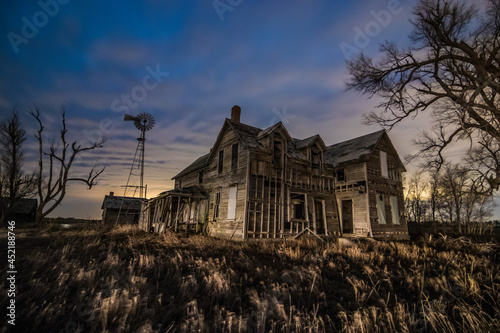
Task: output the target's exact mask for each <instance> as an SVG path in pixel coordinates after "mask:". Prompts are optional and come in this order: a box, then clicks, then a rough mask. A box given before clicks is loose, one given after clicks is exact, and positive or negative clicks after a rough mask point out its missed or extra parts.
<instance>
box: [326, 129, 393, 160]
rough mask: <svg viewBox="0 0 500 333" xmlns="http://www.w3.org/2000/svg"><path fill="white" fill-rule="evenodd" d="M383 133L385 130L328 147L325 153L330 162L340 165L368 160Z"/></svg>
mask: <svg viewBox="0 0 500 333" xmlns="http://www.w3.org/2000/svg"><path fill="white" fill-rule="evenodd" d="M384 133H385V130H380V131H377V132H374V133H370V134H367V135H363V136H360V137H357V138H354V139H351V140H347V141H344V142H340V143H337V144H334V145H331V146H328V148H327V152H328V155H329V157H330V160H331V162H332V163H333V164H334V165H335V164H336V165H340V164H346V163H355V162H363V161H366V160H368V159H369V158H370V156H371V154H372V152H373V150H374V148H375V146H376V145H377V143H378V141H379V140H380V138H381V137H382V135H383V134H384Z"/></svg>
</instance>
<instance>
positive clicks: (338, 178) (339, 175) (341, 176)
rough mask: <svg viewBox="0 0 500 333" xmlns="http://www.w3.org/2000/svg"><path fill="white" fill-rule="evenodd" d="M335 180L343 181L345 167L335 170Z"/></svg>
mask: <svg viewBox="0 0 500 333" xmlns="http://www.w3.org/2000/svg"><path fill="white" fill-rule="evenodd" d="M337 181H339V182H343V181H345V169H341V170H337Z"/></svg>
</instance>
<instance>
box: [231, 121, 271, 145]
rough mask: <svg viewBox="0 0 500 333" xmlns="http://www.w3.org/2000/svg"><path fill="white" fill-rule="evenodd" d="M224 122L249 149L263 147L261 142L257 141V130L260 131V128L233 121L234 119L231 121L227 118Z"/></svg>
mask: <svg viewBox="0 0 500 333" xmlns="http://www.w3.org/2000/svg"><path fill="white" fill-rule="evenodd" d="M226 122H227V124H228V125H229V127H231V128H232V129H233V131H234V134H235V135H236V137H237V138H238V139H240V142H241V143H242V144H243V145H244V146H245V147H247V148H249V149H261V148H264V147H263V146H262V144H260V143H259V141H258V140H257V137H258V135H259V132H261V131H262V130H261V129H260V128H257V127H253V126H250V125H246V124H242V123H235V122H234V121H231V120H229V119H226Z"/></svg>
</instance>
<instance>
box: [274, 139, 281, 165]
mask: <svg viewBox="0 0 500 333" xmlns="http://www.w3.org/2000/svg"><path fill="white" fill-rule="evenodd" d="M273 142H274V145H273V146H274V149H273V166H274V167H276V168H281V151H282V149H281V140H277V139H274V141H273Z"/></svg>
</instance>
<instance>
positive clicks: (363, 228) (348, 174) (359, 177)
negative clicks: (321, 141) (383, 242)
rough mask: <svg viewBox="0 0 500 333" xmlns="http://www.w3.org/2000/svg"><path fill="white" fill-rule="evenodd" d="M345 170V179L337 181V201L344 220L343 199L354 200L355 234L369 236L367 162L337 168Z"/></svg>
mask: <svg viewBox="0 0 500 333" xmlns="http://www.w3.org/2000/svg"><path fill="white" fill-rule="evenodd" d="M342 169H343V170H344V175H345V180H343V181H338V180H337V182H336V190H337V203H338V205H339V208H340V209H339V213H340V218H341V221H342V216H343V212H342V208H341V207H342V205H341V203H342V201H343V200H352V218H353V230H352V231H353V234H356V235H360V236H368V235H369V232H370V225H369V220H368V214H367V209H368V205H367V200H368V198H367V194H366V175H365V163H356V164H351V165H347V166H345V167H344V168H339V169H337V172H338V171H340V170H342ZM363 182H364V183H363Z"/></svg>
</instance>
